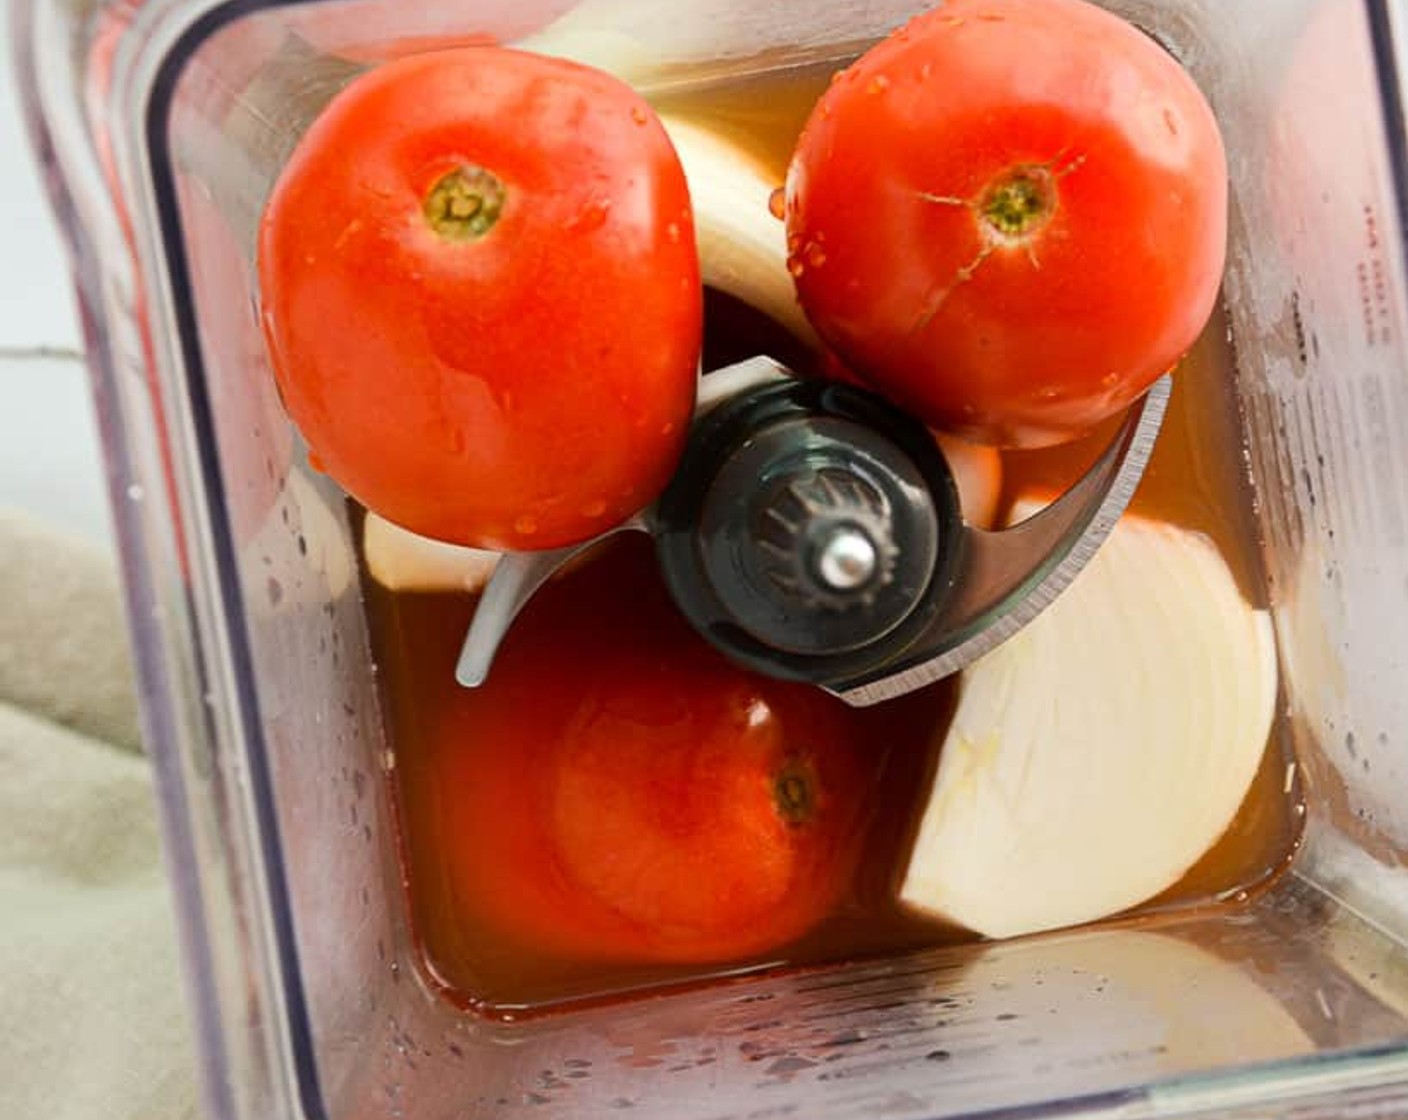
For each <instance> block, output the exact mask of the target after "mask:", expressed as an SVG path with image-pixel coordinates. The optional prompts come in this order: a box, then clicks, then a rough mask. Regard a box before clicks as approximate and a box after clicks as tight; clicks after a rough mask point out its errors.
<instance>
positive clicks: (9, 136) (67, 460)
mask: <svg viewBox="0 0 1408 1120" xmlns="http://www.w3.org/2000/svg"><path fill="white" fill-rule="evenodd" d="M4 30H5V29H4V23H3V21H0V168H5V169H6V170H4V171H3V172H0V213H3V214H4V215H5V223H4V230H5V232H4V234H3V235H0V510H3V509H6V508H9V509H13V508H15V507H19V508H20V509H22V510H25V511H27V512H30V513H33V514H34V515H36V516H38V517H40V518H42V519H44V520H45V521H47V522H49V523H50V524H52V525H55V526H57V527H59V528H61V529H64V530H67V531H70V532H72V533H75V534H77V535H79V536H82V537H85V538H87V539H89V540H92V541H94V542H95V543H98V544H100V545H102V546H103V547H105V548H111V547H112V529H111V520H110V515H109V513H108V504H107V490H106V483H105V481H104V479H103V473H102V455H101V452H100V449H99V445H98V439H97V430H96V426H95V424H94V420H93V405H92V400H91V396H90V393H89V390H88V374H87V369H86V368H85V366H84V364H83V360H82V356H81V354H82V342H81V335H80V332H79V327H78V315H77V311H76V307H75V303H74V297H73V288H72V284H71V283H70V280H69V270H68V260H67V255H66V252H65V250H64V247H63V243H62V241H61V240H60V238H59V234H58V231H57V229H56V226H55V222H54V217H53V214H52V213H51V211H50V208H49V202H48V199H47V198H46V197H45V196H44V192H43V188H42V185H41V182H40V176H39V170H38V167H37V166H36V164H35V161H34V157H33V155H32V154H31V152H30V148H29V142H28V137H27V135H26V134H25V129H24V124H23V121H22V120H21V117H20V105H19V91H18V90H17V89H16V88H15V81H14V75H13V68H12V64H11V60H10V50H11V43H10V41H9V37H8V36H7V35H6V34H5V33H4Z"/></svg>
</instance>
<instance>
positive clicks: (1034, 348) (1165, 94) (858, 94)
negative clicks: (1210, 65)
mask: <svg viewBox="0 0 1408 1120" xmlns="http://www.w3.org/2000/svg"><path fill="white" fill-rule="evenodd" d="M1226 178H1227V171H1226V161H1225V157H1224V154H1223V149H1222V143H1221V139H1220V137H1219V134H1218V129H1217V124H1216V121H1215V120H1214V119H1213V115H1212V111H1211V109H1210V108H1209V107H1208V105H1207V102H1206V101H1205V100H1204V99H1203V97H1202V95H1201V94H1200V93H1199V91H1198V89H1197V87H1196V86H1195V85H1194V84H1193V82H1192V80H1191V79H1190V78H1189V76H1188V75H1187V74H1186V73H1185V72H1184V71H1183V70H1182V69H1181V68H1180V67H1179V65H1178V64H1177V63H1176V62H1175V61H1174V60H1173V59H1172V58H1171V57H1170V56H1169V55H1168V54H1166V53H1165V52H1164V51H1163V50H1162V49H1161V48H1160V47H1159V46H1158V45H1157V44H1156V43H1155V42H1154V41H1153V40H1152V39H1149V38H1148V37H1146V36H1145V35H1144V34H1143V33H1141V32H1140V31H1138V30H1137V29H1136V28H1134V27H1133V26H1131V25H1129V24H1127V23H1124V22H1123V21H1121V20H1120V19H1118V18H1116V17H1115V16H1113V15H1111V14H1109V13H1108V12H1105V11H1103V10H1101V9H1099V8H1097V7H1095V6H1093V5H1091V4H1087V3H1084V2H1083V0H950V2H948V3H945V4H943V5H942V6H941V7H938V8H936V9H934V10H933V11H930V12H927V13H925V14H924V15H921V16H919V17H918V18H916V19H915V20H913V21H912V22H911V23H910V24H909V25H908V26H906V27H904V28H902V29H901V30H899V31H897V32H895V33H894V34H893V35H892V36H891V37H890V38H888V39H886V40H885V41H884V42H882V43H880V44H879V45H878V46H876V47H875V48H873V49H872V50H870V51H869V52H867V53H866V54H865V55H863V56H862V57H861V58H860V60H859V61H857V62H856V63H855V64H854V65H853V66H851V67H850V68H849V69H848V70H846V71H844V72H843V73H842V74H841V75H840V76H839V77H838V80H837V81H836V82H835V83H834V84H833V85H832V86H831V88H830V89H829V90H828V91H827V92H826V93H825V94H824V95H823V96H822V97H821V99H820V100H819V102H818V103H817V105H816V108H815V110H814V111H813V113H812V115H811V118H810V120H809V121H808V123H807V125H806V128H805V130H804V132H803V135H802V137H801V139H800V141H799V144H798V147H797V150H796V153H795V157H794V160H793V163H792V166H791V169H790V171H789V174H788V179H787V196H786V220H787V229H788V237H789V248H790V250H791V254H792V258H791V267H792V271H793V273H794V275H795V276H796V281H797V290H798V295H799V297H800V299H801V301H802V304H803V307H804V308H805V310H806V312H807V314H808V316H809V317H810V319H811V321H812V323H813V325H814V326H815V327H816V329H817V331H818V333H820V334H821V335H822V336H823V338H825V340H826V341H827V342H828V343H829V344H830V345H831V346H832V347H833V348H834V349H835V350H836V351H837V352H838V353H839V354H840V355H841V356H842V358H844V359H845V361H846V362H847V363H848V364H850V365H851V366H852V367H853V368H854V369H855V370H856V371H857V372H858V373H860V374H861V375H862V376H863V377H864V378H865V379H866V380H867V381H869V382H870V383H871V384H873V385H875V386H876V387H877V388H878V389H879V390H880V391H882V392H884V393H885V394H886V395H888V396H890V397H891V398H893V399H894V400H895V401H896V402H897V403H899V404H900V405H901V406H903V407H905V408H907V409H908V410H910V411H911V412H913V413H914V414H915V415H917V416H919V417H920V418H922V419H923V420H925V421H926V422H927V423H929V424H930V425H932V426H934V427H938V428H943V429H945V430H947V431H951V432H953V433H955V434H958V435H962V436H964V437H966V438H969V439H974V440H979V441H982V442H986V443H994V444H999V445H1008V446H1019V447H1022V446H1041V445H1044V444H1050V443H1055V442H1060V441H1063V440H1066V439H1070V438H1074V437H1075V436H1078V435H1079V434H1081V433H1082V432H1084V431H1086V430H1087V429H1089V428H1090V427H1092V426H1093V425H1094V424H1096V423H1098V422H1099V421H1100V420H1101V419H1103V418H1105V417H1106V416H1109V415H1111V414H1113V413H1114V412H1117V411H1118V410H1120V409H1122V408H1124V407H1125V406H1126V405H1128V404H1129V403H1130V402H1131V401H1133V400H1134V399H1135V398H1136V397H1138V395H1139V394H1141V393H1142V392H1144V390H1145V389H1147V388H1148V386H1149V385H1150V383H1151V382H1153V381H1154V380H1155V379H1156V378H1157V377H1158V376H1159V375H1161V374H1163V373H1164V372H1166V371H1167V370H1168V369H1169V368H1170V367H1172V366H1173V365H1174V364H1175V363H1176V362H1177V361H1178V359H1179V358H1180V357H1181V356H1182V355H1183V354H1184V352H1185V351H1187V349H1188V348H1189V347H1190V346H1191V345H1192V343H1193V342H1194V340H1195V339H1196V338H1197V336H1198V334H1199V332H1200V331H1201V330H1202V327H1203V325H1204V324H1205V323H1206V321H1207V319H1208V316H1209V315H1210V313H1211V311H1212V308H1213V305H1214V302H1215V300H1216V298H1217V291H1218V285H1219V282H1220V279H1221V275H1222V266H1223V259H1224V252H1225V241H1226V227H1227V189H1226Z"/></svg>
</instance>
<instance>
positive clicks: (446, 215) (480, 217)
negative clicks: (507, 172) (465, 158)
mask: <svg viewBox="0 0 1408 1120" xmlns="http://www.w3.org/2000/svg"><path fill="white" fill-rule="evenodd" d="M507 194H508V192H507V191H506V190H505V189H504V185H503V183H502V182H501V181H500V180H499V178H498V176H496V175H495V174H494V173H493V172H492V171H486V170H485V169H484V168H482V167H475V166H474V165H473V164H466V165H464V166H463V167H457V168H455V169H454V170H453V171H451V172H450V173H449V174H447V175H444V176H442V177H441V178H440V179H439V181H438V182H436V184H435V185H434V186H433V187H431V188H430V193H429V194H427V195H426V196H425V203H424V205H423V210H424V213H425V220H426V221H427V222H429V223H430V228H431V229H433V230H434V231H435V232H436V233H438V234H439V235H440V236H441V237H443V238H444V239H445V240H446V241H475V240H478V239H479V238H481V237H483V236H484V235H485V234H486V233H488V232H489V231H490V230H491V229H493V228H494V223H495V222H497V221H498V220H499V214H500V213H501V212H502V210H503V208H504V199H505V198H506V197H507Z"/></svg>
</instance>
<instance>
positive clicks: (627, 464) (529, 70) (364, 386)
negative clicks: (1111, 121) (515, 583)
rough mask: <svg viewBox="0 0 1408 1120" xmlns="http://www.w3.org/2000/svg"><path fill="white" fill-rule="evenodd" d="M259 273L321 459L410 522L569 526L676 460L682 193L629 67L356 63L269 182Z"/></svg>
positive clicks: (684, 375) (442, 59)
mask: <svg viewBox="0 0 1408 1120" xmlns="http://www.w3.org/2000/svg"><path fill="white" fill-rule="evenodd" d="M259 275H260V283H261V288H262V298H263V311H264V322H265V334H266V337H267V341H268V345H269V350H270V353H271V356H272V359H273V362H274V366H275V368H276V371H277V374H278V380H279V384H280V388H281V390H282V392H283V396H284V401H285V404H286V406H287V408H288V411H289V414H290V415H291V416H292V418H293V420H294V422H295V423H296V424H297V425H298V427H299V429H300V430H301V431H302V433H303V435H304V437H305V438H306V439H307V441H308V443H309V446H310V448H311V451H312V454H313V456H314V457H315V459H316V460H317V461H318V462H319V464H320V465H321V466H322V468H323V469H325V470H326V471H327V472H328V473H329V474H330V475H332V476H333V477H334V478H336V479H337V480H338V481H339V482H340V483H341V484H342V485H343V486H344V487H345V488H346V489H347V490H348V491H349V492H350V493H351V494H352V495H353V496H354V497H356V498H357V499H359V500H360V501H362V502H363V503H364V504H366V505H367V506H368V507H370V508H371V509H374V510H376V511H377V512H378V513H380V514H382V515H383V516H385V517H386V518H388V519H389V520H391V521H395V522H398V523H399V524H401V525H403V526H405V527H406V528H408V529H411V530H413V531H415V532H418V533H421V534H423V535H425V536H430V537H437V538H440V539H443V540H448V541H454V542H457V543H461V544H468V545H475V546H479V547H485V548H528V549H532V548H548V547H554V546H558V545H563V544H566V543H569V542H573V541H577V540H582V539H586V538H588V537H591V536H593V535H595V534H597V533H599V532H601V531H603V530H605V529H606V528H608V527H610V526H612V525H614V524H616V523H618V522H620V521H621V520H623V519H624V518H625V517H627V516H629V515H630V514H632V513H635V512H636V511H638V510H639V509H641V508H642V507H643V506H645V505H647V504H648V503H649V502H650V501H651V500H652V499H653V498H654V497H655V495H656V494H657V493H658V492H659V491H660V490H661V489H662V488H663V486H664V484H665V482H666V481H667V480H668V478H669V476H670V473H671V471H672V470H673V468H674V466H675V462H676V460H677V458H678V456H679V452H680V450H681V447H682V444H683V440H684V437H685V434H686V429H687V426H688V422H689V418H690V413H691V411H692V408H693V402H694V388H695V381H696V369H697V360H698V354H699V343H700V331H701V320H702V295H701V289H700V281H699V265H698V260H697V257H696V253H695V247H694V232H693V227H692V221H691V212H690V204H689V194H688V190H687V188H686V186H685V179H684V172H683V171H682V169H681V168H680V164H679V161H678V159H677V158H676V157H675V154H674V149H673V148H672V147H671V145H670V142H669V139H668V138H667V136H666V134H665V131H664V128H663V127H662V126H661V124H660V123H659V120H658V119H657V118H656V116H655V114H654V113H653V112H652V111H651V110H650V108H649V106H647V105H646V103H645V102H644V101H642V100H641V99H640V97H638V96H637V95H636V94H635V93H634V92H632V91H631V90H630V89H629V88H628V87H626V86H625V85H623V84H621V83H620V82H619V81H617V80H616V79H614V78H612V77H609V76H607V75H605V74H602V73H599V72H597V71H594V70H590V69H587V68H585V67H582V66H579V65H576V64H574V63H570V62H564V61H560V60H556V59H549V58H543V57H538V56H534V55H528V54H524V53H521V52H516V51H510V50H502V49H499V48H496V47H487V46H486V47H468V48H463V49H459V50H446V51H436V52H432V53H430V54H426V55H423V56H419V57H414V58H407V59H401V60H397V61H394V62H389V63H387V64H385V65H383V66H380V67H378V68H377V69H375V70H373V71H371V72H370V73H368V74H366V75H364V76H362V77H360V78H359V79H357V80H355V81H353V82H352V83H351V84H350V85H349V86H348V87H347V88H346V89H345V90H344V91H343V92H342V93H341V94H339V96H338V97H336V98H334V100H333V101H332V103H331V104H330V105H329V106H328V108H327V110H326V111H325V112H324V113H323V114H322V115H321V116H320V117H319V118H318V119H317V120H316V121H315V122H314V124H313V125H312V127H311V128H310V129H309V130H308V132H307V133H306V134H305V135H304V137H303V139H302V141H301V142H300V144H299V145H298V148H297V149H296V150H295V152H294V153H293V156H292V158H291V159H290V160H289V162H288V165H287V166H286V167H285V169H284V171H283V174H282V175H281V177H280V178H279V180H278V182H277V183H276V185H275V187H274V190H273V193H272V195H271V197H270V199H269V203H268V206H267V208H266V210H265V213H264V217H263V223H262V228H261V232H260V242H259Z"/></svg>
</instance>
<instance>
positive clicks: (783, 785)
mask: <svg viewBox="0 0 1408 1120" xmlns="http://www.w3.org/2000/svg"><path fill="white" fill-rule="evenodd" d="M812 786H813V783H812V776H811V774H810V772H809V771H808V769H807V767H806V765H805V764H804V763H802V762H799V761H792V762H789V763H787V765H785V766H784V767H783V768H782V769H781V770H780V771H779V772H778V774H777V777H776V778H775V779H774V780H773V799H774V800H775V801H776V803H777V812H778V815H779V816H780V817H781V818H782V819H783V820H784V821H786V822H787V823H788V824H792V825H800V824H805V823H806V822H807V821H809V820H811V818H812V814H813V813H814V812H815V810H816V795H815V791H814V790H813V788H812Z"/></svg>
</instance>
